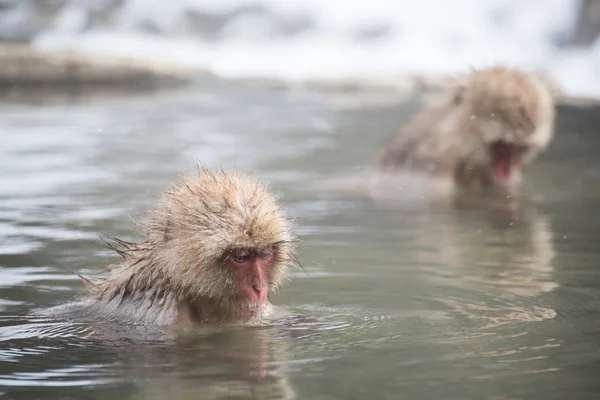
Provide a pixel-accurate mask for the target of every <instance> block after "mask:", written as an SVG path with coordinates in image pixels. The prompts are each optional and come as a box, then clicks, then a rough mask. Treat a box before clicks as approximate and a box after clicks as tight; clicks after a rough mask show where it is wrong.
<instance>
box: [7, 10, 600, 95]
mask: <svg viewBox="0 0 600 400" xmlns="http://www.w3.org/2000/svg"><path fill="white" fill-rule="evenodd" d="M599 32H600V1H598V0H454V1H452V3H451V5H450V3H448V2H447V1H445V0H420V1H402V0H351V1H338V0H212V1H211V0H169V1H162V0H2V1H1V3H0V38H2V39H3V40H4V41H10V42H24V43H30V44H31V45H32V46H33V47H34V48H35V49H38V50H45V51H48V50H58V49H63V50H64V49H71V50H78V51H82V52H85V53H90V54H96V55H103V56H126V57H129V58H135V59H138V60H143V61H145V62H147V63H160V64H165V63H168V64H170V65H173V66H180V67H187V68H193V69H201V70H206V71H210V72H211V73H214V74H217V75H219V76H222V77H229V78H240V77H261V78H280V79H284V80H296V81H297V80H306V79H322V78H327V79H331V78H373V77H377V78H382V77H385V78H393V77H398V76H402V75H406V74H418V75H419V74H420V75H423V74H427V75H438V74H441V73H449V72H450V73H452V72H457V71H464V70H465V69H467V68H469V67H480V66H485V65H490V64H493V63H503V64H507V65H514V66H520V67H523V68H526V69H528V70H531V71H538V72H540V73H542V74H544V75H546V76H547V77H548V78H550V79H551V80H552V81H553V82H555V83H556V84H558V85H559V86H560V87H561V88H562V90H564V92H565V93H566V94H568V95H570V96H586V97H598V96H600V41H597V37H598V33H599Z"/></svg>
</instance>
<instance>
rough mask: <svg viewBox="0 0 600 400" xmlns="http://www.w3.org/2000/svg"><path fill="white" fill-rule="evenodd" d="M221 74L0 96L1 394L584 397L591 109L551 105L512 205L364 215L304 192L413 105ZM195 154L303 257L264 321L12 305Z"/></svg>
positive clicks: (132, 211) (342, 202)
mask: <svg viewBox="0 0 600 400" xmlns="http://www.w3.org/2000/svg"><path fill="white" fill-rule="evenodd" d="M368 98H369V97H367V96H365V97H361V96H351V95H347V96H345V97H344V96H337V95H335V96H334V95H332V94H329V95H323V94H318V93H309V92H305V91H293V90H291V91H274V90H267V89H260V88H258V87H254V88H250V87H241V86H236V85H232V84H228V83H226V82H220V83H218V82H217V83H215V82H213V83H208V82H207V83H204V84H199V85H198V86H197V87H195V88H193V89H191V90H185V91H174V92H170V93H163V94H157V95H151V96H150V95H149V96H137V97H131V98H127V97H124V98H113V99H110V98H98V99H88V100H89V101H88V100H81V101H75V102H64V101H60V102H55V103H54V104H53V103H52V102H50V101H47V102H40V101H37V102H34V103H31V104H2V105H1V106H0V119H1V120H2V121H3V125H2V132H1V133H0V138H1V139H0V143H1V145H0V182H1V185H0V342H1V344H0V395H2V394H4V395H5V396H6V397H7V398H14V399H44V398H48V399H50V398H52V399H56V398H65V399H69V398H72V399H81V398H110V399H114V398H131V399H154V398H156V399H163V398H171V399H191V398H202V399H209V398H210V399H212V398H215V399H216V398H255V399H281V398H284V399H289V398H306V399H334V398H335V399H362V398H378V399H398V398H431V399H441V398H443V399H465V398H473V399H525V398H527V399H539V398H545V399H563V398H572V399H595V398H597V393H598V389H600V383H597V382H598V381H597V376H598V374H599V373H600V347H599V343H600V339H599V335H600V322H599V321H600V319H599V318H598V317H599V312H598V310H599V307H600V272H599V271H600V270H599V269H598V260H599V255H600V247H599V246H598V237H600V218H598V217H597V215H598V211H597V210H598V208H599V207H600V190H599V189H598V188H599V187H600V186H599V185H598V184H599V183H600V168H599V166H598V162H597V156H596V155H597V154H598V150H600V140H598V138H597V137H596V135H595V134H596V132H595V130H596V127H597V126H598V124H599V123H600V118H598V116H597V115H598V114H597V110H591V109H590V110H569V109H562V110H561V112H560V115H559V126H558V137H557V140H556V141H555V142H554V143H553V145H552V148H551V151H549V152H548V153H546V154H544V155H543V157H542V158H541V159H540V162H539V163H537V164H536V165H535V166H534V167H533V168H531V170H529V171H528V180H529V182H530V185H529V187H528V190H529V191H530V193H531V194H532V196H534V195H535V198H536V204H535V205H534V206H530V207H526V208H524V209H522V210H521V211H519V212H517V213H500V212H492V211H490V210H481V209H471V208H467V209H459V210H451V209H450V210H449V209H433V210H432V209H427V208H423V207H414V206H409V205H404V206H403V205H402V204H398V205H395V206H390V205H389V204H387V205H386V206H381V205H378V204H374V203H373V202H371V201H369V200H367V199H360V198H351V197H344V196H332V195H326V194H323V193H318V192H315V191H314V190H312V189H310V188H311V187H312V186H311V185H313V184H314V182H318V181H321V180H326V179H331V178H333V177H337V176H340V175H344V174H348V173H351V174H353V173H356V174H360V173H361V172H364V171H366V170H367V169H368V167H369V164H370V162H371V160H372V159H373V157H374V153H375V150H376V149H377V148H378V146H379V145H380V144H381V143H382V141H383V139H384V138H385V137H387V135H389V134H391V133H393V132H394V130H395V128H396V127H397V125H398V124H399V123H401V122H403V121H405V120H406V118H407V117H408V115H409V114H410V112H412V111H413V110H414V107H415V105H414V104H409V105H401V104H395V103H390V104H386V103H382V102H371V101H369V100H367V99H368ZM194 163H202V164H204V165H206V166H209V167H219V166H223V167H225V168H231V167H236V168H240V169H243V170H245V171H247V172H249V173H252V174H255V175H256V176H257V177H258V178H260V179H261V180H263V181H265V182H268V183H269V184H270V185H271V186H272V187H273V188H274V190H276V191H278V192H279V193H280V194H281V195H282V202H283V204H284V206H285V208H286V210H287V211H288V213H289V214H290V215H291V216H293V217H295V218H297V220H298V223H299V225H298V228H297V234H298V236H299V237H300V239H301V240H302V242H301V247H302V253H301V256H300V261H301V262H302V264H303V266H304V270H300V269H298V270H296V271H293V276H292V280H291V281H290V282H289V283H288V284H287V286H286V287H285V289H284V290H283V291H282V292H281V293H279V294H277V295H276V296H274V297H273V299H272V300H273V303H274V304H276V305H278V306H281V308H282V310H281V313H282V314H281V317H280V318H279V319H278V320H277V321H275V322H274V323H273V324H272V325H271V326H269V327H266V328H252V329H250V328H225V327H221V328H205V329H200V328H197V329H181V330H177V329H175V330H173V329H153V330H147V329H133V328H124V327H119V328H117V327H106V326H93V325H86V324H83V323H75V322H65V321H55V320H51V319H48V318H44V317H32V316H28V313H29V312H30V310H32V309H36V308H40V307H47V306H53V305H56V304H60V303H63V302H65V301H68V300H69V299H72V298H73V297H75V296H77V295H79V294H82V293H83V290H84V288H83V285H82V283H81V282H80V280H79V278H77V277H76V276H74V275H73V274H70V273H68V272H67V271H65V270H64V269H62V268H61V267H66V268H68V269H71V270H73V271H77V272H79V273H82V274H86V275H93V274H96V273H98V272H99V271H100V269H101V267H102V266H103V265H105V264H107V263H109V262H113V261H115V260H116V259H117V258H116V257H115V255H114V254H111V253H110V252H109V251H107V250H106V249H105V248H104V247H103V246H102V242H101V241H100V240H99V239H98V237H97V234H98V233H108V234H111V235H114V236H118V237H121V238H123V239H135V238H139V236H138V234H137V233H136V231H135V230H134V222H133V220H137V219H139V218H141V217H142V216H143V212H144V210H145V209H146V207H148V206H149V205H151V204H152V203H153V201H154V200H155V199H156V195H157V194H158V193H159V191H160V189H162V188H164V187H165V186H166V185H168V184H169V183H170V182H171V181H172V180H173V179H175V178H176V177H177V176H178V175H179V174H180V173H182V172H186V173H189V172H192V171H193V169H194Z"/></svg>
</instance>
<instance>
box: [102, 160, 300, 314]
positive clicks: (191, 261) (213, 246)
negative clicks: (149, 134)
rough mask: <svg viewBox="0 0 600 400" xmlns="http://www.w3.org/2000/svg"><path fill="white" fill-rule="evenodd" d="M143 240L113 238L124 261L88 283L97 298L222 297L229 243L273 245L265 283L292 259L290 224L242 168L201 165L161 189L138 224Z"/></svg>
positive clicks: (273, 281)
mask: <svg viewBox="0 0 600 400" xmlns="http://www.w3.org/2000/svg"><path fill="white" fill-rule="evenodd" d="M141 226H142V227H143V229H144V233H145V234H146V236H147V240H146V241H144V242H141V243H129V242H124V241H121V240H117V241H118V243H119V244H121V245H122V246H124V249H117V248H114V249H115V250H116V251H117V252H118V253H119V254H120V255H121V256H122V257H123V259H124V262H122V263H120V264H116V265H113V266H111V267H110V268H109V269H110V271H109V275H108V276H107V277H106V279H105V280H103V281H101V282H97V283H94V284H93V285H91V287H92V291H93V292H94V293H95V297H96V298H97V299H98V300H107V301H111V300H113V299H115V298H117V299H124V298H139V299H140V300H143V301H148V302H150V303H153V302H154V301H155V300H160V299H163V298H167V297H168V298H174V299H176V301H183V300H186V299H193V298H196V297H198V296H204V297H215V296H223V293H228V290H230V289H232V284H233V281H232V278H231V274H230V271H228V270H227V268H225V267H224V261H225V257H226V256H227V254H228V252H230V251H231V250H234V249H265V248H267V247H270V248H272V249H273V251H274V258H273V263H272V264H271V266H270V268H269V271H268V278H269V286H270V289H272V290H276V289H277V288H278V287H279V286H280V285H281V284H282V282H283V280H284V278H285V275H286V270H287V268H288V266H289V265H290V264H291V263H293V262H294V260H295V254H294V245H293V244H294V238H293V236H292V224H291V221H289V220H288V219H287V218H286V217H285V216H284V215H283V212H282V210H281V208H280V207H279V205H278V204H277V198H276V197H275V196H274V195H273V194H272V193H271V192H269V190H268V189H267V187H265V186H263V185H262V184H260V183H259V182H257V181H256V180H255V179H253V178H252V177H250V176H248V175H245V174H243V173H239V172H229V173H227V172H224V171H220V172H213V171H209V170H207V169H205V168H198V172H197V176H196V177H195V178H191V177H184V178H182V179H181V180H180V181H179V182H178V183H177V184H176V185H175V186H173V187H172V188H170V189H168V190H166V191H164V192H163V194H162V197H161V200H160V202H159V204H158V205H157V206H155V207H154V208H152V209H151V210H150V212H149V215H148V219H147V221H146V222H145V223H143V224H141Z"/></svg>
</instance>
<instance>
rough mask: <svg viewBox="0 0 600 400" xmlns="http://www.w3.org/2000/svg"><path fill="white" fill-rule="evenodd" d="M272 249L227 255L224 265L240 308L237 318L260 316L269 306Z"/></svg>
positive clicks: (241, 251)
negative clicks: (230, 276)
mask: <svg viewBox="0 0 600 400" xmlns="http://www.w3.org/2000/svg"><path fill="white" fill-rule="evenodd" d="M273 256H274V254H273V249H271V248H267V249H261V250H256V249H236V250H233V251H231V252H230V253H229V255H228V256H227V258H226V260H225V263H226V265H227V267H228V268H229V269H230V271H231V274H232V276H233V281H234V291H235V295H236V298H237V299H238V301H239V305H240V306H241V307H240V309H239V310H237V313H238V314H239V316H252V315H257V314H260V313H261V312H262V311H263V309H264V307H265V306H267V305H268V304H269V278H268V277H269V269H270V267H271V264H272V263H273Z"/></svg>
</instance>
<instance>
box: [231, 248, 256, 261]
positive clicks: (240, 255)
mask: <svg viewBox="0 0 600 400" xmlns="http://www.w3.org/2000/svg"><path fill="white" fill-rule="evenodd" d="M230 256H231V258H232V259H233V261H235V262H237V263H244V262H246V261H248V260H249V259H250V258H251V257H252V252H251V251H250V250H247V249H239V250H234V251H232V252H231V254H230Z"/></svg>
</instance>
